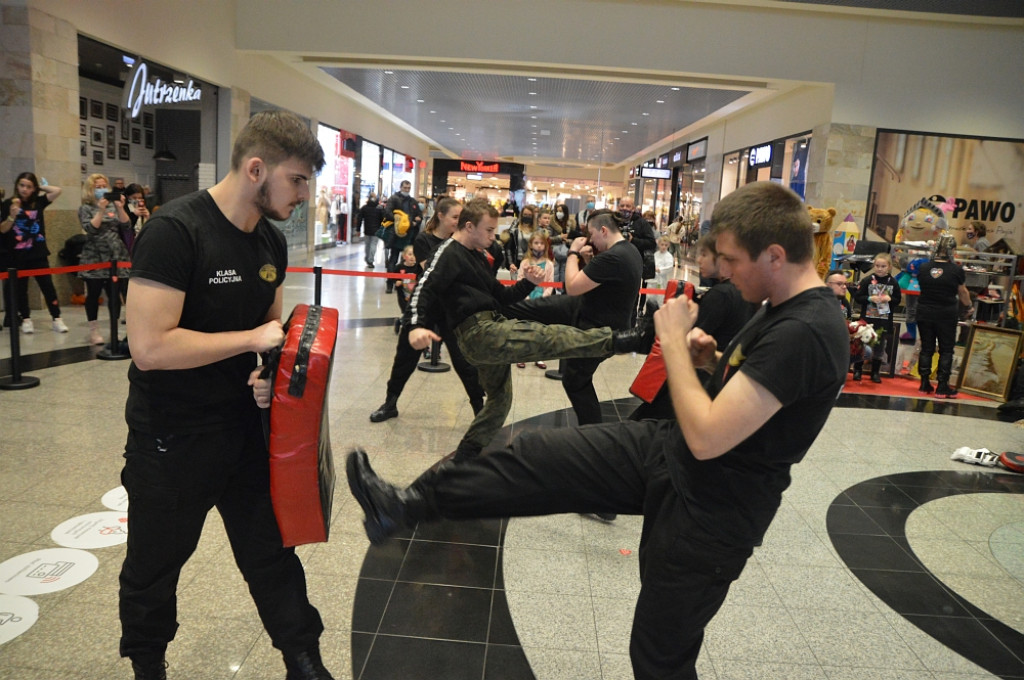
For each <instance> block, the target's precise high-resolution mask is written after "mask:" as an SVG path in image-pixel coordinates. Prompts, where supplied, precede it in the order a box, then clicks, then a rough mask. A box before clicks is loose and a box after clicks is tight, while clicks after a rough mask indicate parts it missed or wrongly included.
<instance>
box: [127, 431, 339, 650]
mask: <svg viewBox="0 0 1024 680" xmlns="http://www.w3.org/2000/svg"><path fill="white" fill-rule="evenodd" d="M124 457H125V465H124V469H123V471H122V472H121V481H122V483H123V484H124V486H125V488H126V489H127V491H128V499H129V505H128V551H127V554H126V555H125V560H124V565H123V566H122V567H121V576H120V584H121V588H120V616H121V644H120V652H121V656H127V657H132V658H134V659H150V658H154V657H156V658H158V657H159V656H160V655H162V654H163V652H164V649H165V648H166V647H167V644H168V643H169V642H170V641H171V640H173V639H174V634H175V631H176V630H177V627H178V623H177V621H176V618H177V595H176V590H177V585H178V577H179V575H180V573H181V568H182V566H183V565H184V564H185V562H187V561H188V559H189V557H190V556H191V555H192V553H193V551H194V550H195V548H196V544H197V543H198V542H199V537H200V534H201V533H202V530H203V523H204V522H205V520H206V515H207V513H208V512H209V511H210V509H211V508H213V507H216V508H217V511H218V512H219V513H220V516H221V518H222V519H223V521H224V529H225V531H226V532H227V535H228V540H229V541H230V543H231V550H232V552H233V553H234V557H235V563H236V564H237V565H238V568H239V570H240V571H241V572H242V576H243V577H245V581H246V583H247V584H248V586H249V593H250V594H251V595H252V599H253V601H254V602H255V603H256V609H257V611H258V612H259V616H260V619H261V620H262V621H263V627H264V628H265V629H266V630H267V633H268V634H269V635H270V640H271V642H272V643H273V645H274V646H275V647H277V648H278V649H279V650H281V651H282V652H283V653H285V654H286V655H295V654H298V653H300V652H303V651H306V650H308V649H310V648H311V647H313V646H315V645H316V644H317V641H318V640H319V638H320V634H321V633H322V632H323V629H324V627H323V623H322V621H321V619H320V614H319V613H318V612H317V610H316V609H315V608H314V607H313V606H312V605H311V604H310V603H309V600H308V599H307V597H306V577H305V573H304V572H303V569H302V564H301V563H300V562H299V558H298V556H296V554H295V550H294V549H293V548H284V547H283V546H282V545H281V534H280V532H279V531H278V528H277V521H276V519H275V517H274V511H273V507H272V506H271V501H270V467H269V463H268V456H267V447H266V444H265V443H264V438H263V430H262V426H261V424H260V421H259V414H258V413H255V412H254V413H253V414H252V418H251V422H249V423H247V424H246V425H245V426H241V427H225V428H223V429H221V430H218V431H216V432H204V433H200V434H184V435H153V434H148V433H143V432H139V431H137V430H132V429H129V431H128V441H127V443H126V444H125V453H124Z"/></svg>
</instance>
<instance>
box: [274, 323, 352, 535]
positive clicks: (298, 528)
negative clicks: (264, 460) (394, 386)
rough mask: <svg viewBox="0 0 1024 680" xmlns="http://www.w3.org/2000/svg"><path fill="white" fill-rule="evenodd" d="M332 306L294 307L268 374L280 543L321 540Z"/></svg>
mask: <svg viewBox="0 0 1024 680" xmlns="http://www.w3.org/2000/svg"><path fill="white" fill-rule="evenodd" d="M337 337H338V310H336V309H332V308H330V307H321V306H320V305H304V304H303V305H296V306H295V309H294V310H293V311H292V315H291V317H289V319H288V322H287V323H286V324H285V341H284V346H283V347H282V348H281V356H280V359H279V362H278V366H277V371H276V372H275V374H274V390H273V398H272V400H271V403H270V444H269V448H270V497H271V500H272V501H273V504H274V514H275V515H276V516H277V526H278V528H279V529H280V530H281V540H282V542H283V543H284V545H285V546H286V547H288V546H295V545H302V544H303V543H316V542H321V541H326V540H327V533H328V528H329V526H330V523H331V500H332V498H333V496H334V461H333V459H332V457H331V440H330V433H329V431H328V427H327V422H328V409H327V392H328V387H329V385H330V379H331V365H332V364H333V362H334V344H335V341H336V340H337Z"/></svg>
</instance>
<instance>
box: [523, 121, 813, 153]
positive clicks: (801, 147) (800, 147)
mask: <svg viewBox="0 0 1024 680" xmlns="http://www.w3.org/2000/svg"><path fill="white" fill-rule="evenodd" d="M530 120H537V116H530ZM800 148H801V149H802V148H803V146H802V145H801V147H800Z"/></svg>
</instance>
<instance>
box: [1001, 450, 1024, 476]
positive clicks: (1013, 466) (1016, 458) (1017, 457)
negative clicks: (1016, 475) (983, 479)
mask: <svg viewBox="0 0 1024 680" xmlns="http://www.w3.org/2000/svg"><path fill="white" fill-rule="evenodd" d="M999 462H1000V463H1001V464H1002V466H1003V467H1004V468H1006V469H1007V470H1013V471H1014V472H1024V453H1017V452H1015V451H1003V452H1002V453H1000V454H999Z"/></svg>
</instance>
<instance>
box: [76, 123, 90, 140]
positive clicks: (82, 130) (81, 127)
mask: <svg viewBox="0 0 1024 680" xmlns="http://www.w3.org/2000/svg"><path fill="white" fill-rule="evenodd" d="M87 134H89V132H88V130H86V129H85V123H79V124H78V135H79V136H80V137H85V136H86V135H87Z"/></svg>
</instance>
